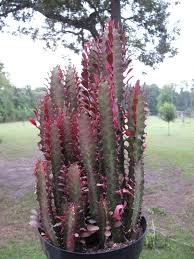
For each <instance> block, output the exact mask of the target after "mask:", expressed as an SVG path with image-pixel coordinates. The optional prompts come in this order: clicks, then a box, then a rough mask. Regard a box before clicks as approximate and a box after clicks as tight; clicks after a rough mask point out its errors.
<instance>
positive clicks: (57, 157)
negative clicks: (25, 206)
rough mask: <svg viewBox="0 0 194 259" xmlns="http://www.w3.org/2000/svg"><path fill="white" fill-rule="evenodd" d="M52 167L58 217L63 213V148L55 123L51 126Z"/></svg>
mask: <svg viewBox="0 0 194 259" xmlns="http://www.w3.org/2000/svg"><path fill="white" fill-rule="evenodd" d="M50 134H51V135H50V137H51V165H52V173H53V181H54V185H53V187H54V189H53V193H54V202H55V207H56V211H57V214H58V215H61V213H62V197H61V192H60V191H59V178H58V176H59V173H60V169H61V167H62V158H61V146H60V135H59V130H58V128H57V125H56V124H55V123H53V124H51V131H50Z"/></svg>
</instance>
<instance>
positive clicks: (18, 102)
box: [0, 63, 44, 122]
mask: <svg viewBox="0 0 194 259" xmlns="http://www.w3.org/2000/svg"><path fill="white" fill-rule="evenodd" d="M43 92H44V88H37V89H35V90H34V89H31V87H30V86H26V87H24V88H16V87H14V86H13V85H12V84H11V82H10V81H9V79H8V75H7V74H6V73H5V72H4V67H3V64H2V63H0V122H9V121H21V120H22V121H24V120H27V119H28V117H30V116H32V114H33V109H34V107H36V105H37V103H38V101H39V100H40V98H41V95H42V94H43Z"/></svg>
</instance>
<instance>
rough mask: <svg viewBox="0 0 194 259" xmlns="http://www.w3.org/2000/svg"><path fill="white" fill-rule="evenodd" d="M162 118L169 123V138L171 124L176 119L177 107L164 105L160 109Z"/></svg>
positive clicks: (170, 104)
mask: <svg viewBox="0 0 194 259" xmlns="http://www.w3.org/2000/svg"><path fill="white" fill-rule="evenodd" d="M159 113H160V118H161V119H162V120H164V121H166V122H167V123H168V136H170V122H171V121H174V120H175V118H176V107H175V106H174V104H172V103H164V104H163V105H162V106H160V109H159Z"/></svg>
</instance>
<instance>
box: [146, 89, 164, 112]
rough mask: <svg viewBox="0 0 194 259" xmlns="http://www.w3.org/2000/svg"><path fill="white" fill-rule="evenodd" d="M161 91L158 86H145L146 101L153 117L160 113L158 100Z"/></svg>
mask: <svg viewBox="0 0 194 259" xmlns="http://www.w3.org/2000/svg"><path fill="white" fill-rule="evenodd" d="M160 91H161V90H160V88H159V87H158V86H157V85H156V84H152V85H145V87H144V93H145V99H146V102H147V104H148V108H149V111H150V114H151V115H156V114H157V113H158V109H157V103H158V101H157V99H158V96H159V94H160Z"/></svg>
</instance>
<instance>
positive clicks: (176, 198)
mask: <svg viewBox="0 0 194 259" xmlns="http://www.w3.org/2000/svg"><path fill="white" fill-rule="evenodd" d="M34 161H35V157H30V158H29V157H23V158H20V159H17V160H15V161H14V160H12V161H6V160H0V172H1V173H0V186H3V187H5V188H7V189H8V190H9V194H10V195H11V197H13V198H18V197H22V196H23V195H24V194H25V193H27V192H30V191H33V189H34V184H35V178H34V176H33V168H34ZM192 204H194V177H193V178H191V177H185V176H183V174H182V173H181V172H180V171H178V170H175V168H171V167H170V166H168V165H161V169H159V170H157V171H155V170H154V171H150V170H149V169H148V168H146V169H145V195H144V206H143V213H144V214H145V215H146V216H148V217H150V216H149V213H148V210H149V209H150V208H160V209H163V210H164V211H165V213H166V214H168V215H173V216H174V217H175V219H176V222H178V223H179V224H181V225H182V224H186V222H185V218H186V215H187V214H188V213H190V216H191V217H192V219H193V220H194V215H193V212H194V208H193V205H192ZM193 220H192V221H193ZM189 222H191V219H189Z"/></svg>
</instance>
